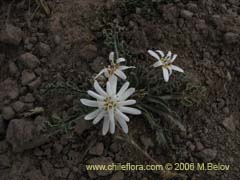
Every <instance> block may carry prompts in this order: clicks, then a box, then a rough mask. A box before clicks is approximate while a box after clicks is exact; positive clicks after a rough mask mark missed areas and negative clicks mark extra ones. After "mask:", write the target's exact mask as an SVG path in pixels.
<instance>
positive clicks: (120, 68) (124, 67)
mask: <svg viewBox="0 0 240 180" xmlns="http://www.w3.org/2000/svg"><path fill="white" fill-rule="evenodd" d="M131 68H136V67H135V66H120V67H119V68H118V69H119V70H120V71H124V70H126V69H131Z"/></svg>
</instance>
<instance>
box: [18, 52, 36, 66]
mask: <svg viewBox="0 0 240 180" xmlns="http://www.w3.org/2000/svg"><path fill="white" fill-rule="evenodd" d="M19 61H20V62H21V63H22V64H23V65H24V66H25V67H26V68H29V69H34V68H36V67H38V66H39V64H40V61H39V60H38V58H37V57H36V56H35V55H33V54H31V53H24V54H22V55H21V56H20V58H19Z"/></svg>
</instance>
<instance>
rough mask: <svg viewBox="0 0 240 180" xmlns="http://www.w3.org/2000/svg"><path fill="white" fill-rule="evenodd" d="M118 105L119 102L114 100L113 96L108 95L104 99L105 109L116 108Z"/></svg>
mask: <svg viewBox="0 0 240 180" xmlns="http://www.w3.org/2000/svg"><path fill="white" fill-rule="evenodd" d="M116 107H117V103H116V102H115V101H114V100H112V98H111V97H106V98H105V99H104V109H105V110H106V111H109V110H111V109H114V110H115V109H116Z"/></svg>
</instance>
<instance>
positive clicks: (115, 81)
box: [109, 75, 117, 94]
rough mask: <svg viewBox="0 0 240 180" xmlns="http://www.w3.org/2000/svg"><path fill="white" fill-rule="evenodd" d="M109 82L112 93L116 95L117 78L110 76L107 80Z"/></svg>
mask: <svg viewBox="0 0 240 180" xmlns="http://www.w3.org/2000/svg"><path fill="white" fill-rule="evenodd" d="M109 82H110V84H111V88H112V93H113V94H116V93H117V76H114V75H113V76H111V77H110V78H109Z"/></svg>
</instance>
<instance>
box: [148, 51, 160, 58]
mask: <svg viewBox="0 0 240 180" xmlns="http://www.w3.org/2000/svg"><path fill="white" fill-rule="evenodd" d="M148 53H149V54H150V55H151V56H152V57H154V58H156V59H157V60H160V57H159V55H158V54H157V53H155V52H154V51H153V50H148Z"/></svg>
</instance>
